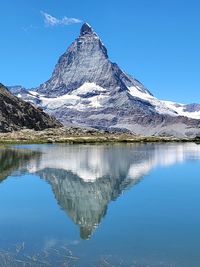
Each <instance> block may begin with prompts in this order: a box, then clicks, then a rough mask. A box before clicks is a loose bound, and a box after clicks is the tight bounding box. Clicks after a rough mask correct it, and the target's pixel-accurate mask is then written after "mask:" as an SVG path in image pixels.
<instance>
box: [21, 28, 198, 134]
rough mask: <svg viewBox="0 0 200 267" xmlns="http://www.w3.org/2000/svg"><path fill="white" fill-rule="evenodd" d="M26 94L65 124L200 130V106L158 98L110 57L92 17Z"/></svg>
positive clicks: (159, 130)
mask: <svg viewBox="0 0 200 267" xmlns="http://www.w3.org/2000/svg"><path fill="white" fill-rule="evenodd" d="M25 95H26V94H25V93H24V92H23V94H22V95H21V96H22V98H24V99H27V100H28V101H31V102H32V103H35V104H36V105H39V106H41V107H42V108H43V109H44V110H45V111H47V112H49V113H50V114H53V115H54V116H56V117H57V118H58V119H59V120H61V121H62V122H63V123H64V124H69V123H70V124H71V123H73V124H74V125H83V126H90V127H95V128H100V129H108V130H116V131H131V132H132V133H135V134H142V135H170V136H171V135H173V136H182V137H185V136H196V135H200V106H198V105H197V106H195V105H183V104H177V103H174V102H169V101H162V100H159V99H157V98H156V97H155V96H153V95H152V94H151V92H150V91H149V90H148V89H147V88H145V86H144V85H143V84H141V83H140V82H139V81H138V80H137V79H135V78H133V77H131V76H130V75H128V74H126V73H125V72H124V71H122V70H121V69H120V67H119V66H118V65H117V64H116V63H113V62H111V61H110V60H109V57H108V53H107V49H106V47H105V45H104V44H103V42H102V41H101V39H100V38H99V36H98V35H97V34H96V32H95V31H94V30H93V29H92V27H91V26H90V25H89V24H88V23H84V24H83V26H82V27H81V30H80V35H79V36H78V38H77V39H76V40H75V41H74V42H73V43H72V44H71V45H70V46H69V48H68V49H67V50H66V52H65V53H64V54H63V55H62V56H61V57H60V58H59V60H58V63H57V64H56V66H55V69H54V71H53V74H52V76H51V78H50V79H49V80H48V81H46V82H44V83H43V84H41V85H40V86H39V87H37V88H36V89H34V90H33V91H31V92H28V93H27V96H25ZM191 117H192V118H195V119H196V120H194V119H191ZM197 119H198V120H197Z"/></svg>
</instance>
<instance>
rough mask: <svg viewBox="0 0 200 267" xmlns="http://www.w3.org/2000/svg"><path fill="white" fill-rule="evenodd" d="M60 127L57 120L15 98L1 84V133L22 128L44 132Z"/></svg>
mask: <svg viewBox="0 0 200 267" xmlns="http://www.w3.org/2000/svg"><path fill="white" fill-rule="evenodd" d="M59 126H61V123H60V122H58V121H57V120H56V119H54V118H52V117H50V116H49V115H47V114H46V113H44V112H43V111H42V110H41V109H40V108H35V107H33V106H32V105H31V104H30V103H27V102H25V101H23V100H21V99H19V98H18V97H16V96H14V95H13V94H11V93H10V92H9V91H8V90H7V88H6V87H4V86H3V85H2V84H0V132H9V131H13V130H20V129H22V128H28V129H35V130H43V129H45V128H50V127H59Z"/></svg>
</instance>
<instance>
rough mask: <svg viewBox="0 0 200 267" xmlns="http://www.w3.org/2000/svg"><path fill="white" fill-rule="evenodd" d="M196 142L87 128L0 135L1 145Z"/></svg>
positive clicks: (25, 131)
mask: <svg viewBox="0 0 200 267" xmlns="http://www.w3.org/2000/svg"><path fill="white" fill-rule="evenodd" d="M155 142H157V143H158V142H161V143H166V142H195V143H197V144H200V138H199V137H196V138H175V137H164V136H136V135H134V134H130V133H115V132H113V133H112V132H111V133H109V132H106V131H98V130H95V129H85V128H76V127H74V128H72V127H70V128H67V127H62V128H54V129H52V128H50V129H46V130H44V131H34V130H29V129H24V130H21V131H14V132H8V133H0V144H54V143H66V144H95V143H97V144H99V143H155Z"/></svg>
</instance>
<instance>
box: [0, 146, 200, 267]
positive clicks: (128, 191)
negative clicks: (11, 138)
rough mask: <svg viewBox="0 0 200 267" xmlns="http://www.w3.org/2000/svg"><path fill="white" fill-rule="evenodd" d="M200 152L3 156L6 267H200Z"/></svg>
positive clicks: (80, 149)
mask: <svg viewBox="0 0 200 267" xmlns="http://www.w3.org/2000/svg"><path fill="white" fill-rule="evenodd" d="M199 207H200V145H197V144H164V145H162V144H147V145H145V144H142V145H134V144H131V145H128V144H126V145H27V146H14V147H8V148H3V147H1V148H0V266H12V267H14V266H53V267H56V266H72V267H75V266H77V267H90V266H91V267H95V266H96V267H101V266H105V267H106V266H108V267H109V266H112V267H118V266H120V267H128V266H132V267H144V266H145V267H147V266H148V267H167V266H170V267H176V266H177V267H199V266H200V212H199V209H200V208H199Z"/></svg>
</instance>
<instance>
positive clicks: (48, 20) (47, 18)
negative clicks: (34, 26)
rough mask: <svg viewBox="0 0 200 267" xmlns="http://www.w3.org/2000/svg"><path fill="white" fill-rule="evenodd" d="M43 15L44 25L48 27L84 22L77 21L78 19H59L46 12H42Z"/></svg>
mask: <svg viewBox="0 0 200 267" xmlns="http://www.w3.org/2000/svg"><path fill="white" fill-rule="evenodd" d="M41 13H42V15H43V16H44V23H45V25H47V26H57V25H70V24H75V23H81V22H82V21H81V20H80V19H77V18H68V17H63V18H62V19H58V18H56V17H53V16H51V15H50V14H47V13H45V12H41Z"/></svg>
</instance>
